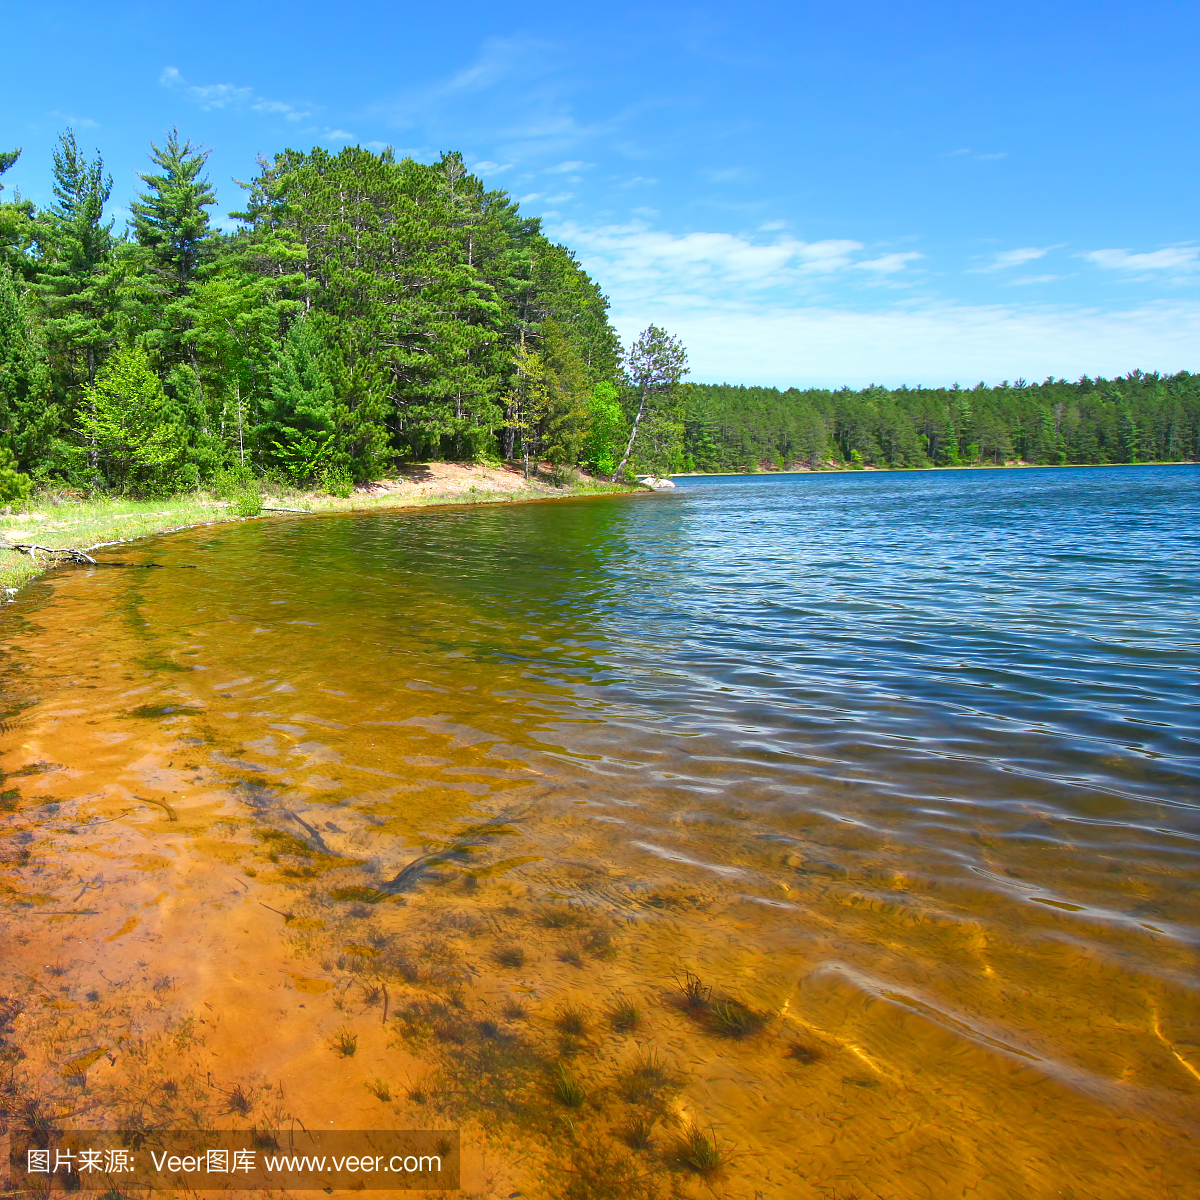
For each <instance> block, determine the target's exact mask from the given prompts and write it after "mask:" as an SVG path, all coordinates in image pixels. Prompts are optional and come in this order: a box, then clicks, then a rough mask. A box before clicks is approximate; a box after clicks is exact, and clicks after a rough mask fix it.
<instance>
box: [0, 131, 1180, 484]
mask: <svg viewBox="0 0 1200 1200" xmlns="http://www.w3.org/2000/svg"><path fill="white" fill-rule="evenodd" d="M19 154H20V151H19V150H14V151H8V152H4V153H0V176H2V175H3V174H4V172H5V171H7V170H8V169H9V168H11V167H12V166H13V164H14V163H15V162H16V161H17V158H18V156H19ZM149 157H150V162H149V165H148V168H147V170H146V171H144V172H143V173H141V175H140V176H139V178H140V180H141V184H142V189H141V190H140V191H139V194H138V198H137V200H136V201H135V202H134V203H133V204H132V205H131V206H130V220H129V221H128V224H127V227H126V228H125V229H123V230H120V231H118V230H117V229H116V228H115V225H116V222H115V220H114V219H113V218H112V217H111V216H109V215H108V206H109V201H110V198H111V196H112V190H113V181H112V177H111V176H110V175H109V174H108V173H107V172H106V171H105V169H104V164H103V161H102V159H101V157H100V155H99V154H98V153H96V154H95V155H93V156H92V157H90V158H89V157H88V155H87V154H85V153H84V151H83V150H82V149H81V147H80V146H79V144H78V142H77V140H76V138H75V136H74V135H73V134H72V133H71V132H70V131H68V132H67V133H64V134H63V135H61V137H60V138H59V140H58V144H57V146H56V148H55V151H54V155H53V201H52V203H50V204H48V205H46V206H45V207H43V208H41V209H38V208H37V207H36V206H35V205H34V204H33V203H31V202H30V201H28V200H25V199H23V198H22V197H21V196H20V195H19V194H16V195H15V196H13V197H12V198H11V199H9V200H7V201H6V200H5V197H4V195H3V191H4V189H3V186H2V185H0V503H10V502H12V501H13V500H17V499H22V498H26V497H28V495H29V494H30V492H31V490H32V488H33V487H35V486H38V485H46V486H57V487H65V488H68V489H71V490H77V491H81V492H85V493H96V492H105V491H109V492H117V493H121V494H135V495H161V494H168V493H171V492H178V491H185V490H188V489H191V488H195V487H198V486H206V487H213V486H218V487H223V486H240V484H239V483H238V481H241V483H242V484H244V483H245V482H246V481H248V480H252V479H261V478H263V477H269V478H274V479H276V480H278V481H280V482H287V483H291V484H295V485H298V486H306V487H316V486H319V487H323V488H325V489H326V490H329V491H331V492H333V493H335V494H342V495H345V494H348V493H349V490H350V488H351V487H352V486H353V485H354V484H355V483H356V482H362V481H366V480H369V479H372V478H377V477H379V476H380V475H382V474H387V473H388V472H390V471H393V470H395V469H396V468H397V467H398V466H401V465H402V464H403V463H405V462H419V461H429V460H432V459H453V460H467V459H469V460H475V461H489V460H490V461H505V462H515V463H522V464H523V465H524V469H525V471H526V473H527V474H528V473H529V472H531V471H536V470H537V469H539V466H540V465H541V464H547V463H548V464H550V465H551V466H552V467H553V468H556V469H561V470H563V471H564V472H566V471H569V470H570V469H571V468H573V467H575V466H578V465H582V466H584V467H586V468H587V469H589V470H590V471H592V472H593V473H595V474H599V475H604V476H610V477H628V476H632V475H637V474H665V473H669V472H674V471H683V470H700V471H719V470H761V469H783V468H786V467H792V466H796V465H803V466H808V467H811V468H813V469H821V468H822V467H826V468H828V467H837V466H846V465H848V466H859V465H861V466H879V467H924V466H953V465H962V464H971V463H996V464H1000V463H1003V462H1009V461H1015V460H1019V461H1027V462H1045V463H1077V462H1140V461H1150V460H1153V461H1178V460H1195V459H1197V457H1200V377H1198V376H1193V375H1189V374H1187V373H1186V372H1185V373H1181V374H1179V375H1174V376H1170V377H1160V376H1158V375H1146V374H1143V373H1141V372H1134V373H1133V374H1131V375H1129V376H1127V377H1125V378H1123V379H1118V380H1104V379H1096V380H1091V379H1086V378H1085V379H1082V380H1080V381H1078V382H1077V383H1068V382H1066V381H1065V380H1054V379H1049V380H1047V381H1046V382H1045V383H1042V384H1037V385H1032V386H1031V385H1028V384H1026V383H1025V382H1024V381H1023V380H1018V381H1017V382H1016V383H1013V384H1011V385H1010V384H1008V383H1005V384H1002V385H1001V386H999V387H992V388H987V387H984V385H982V384H980V385H979V386H978V387H976V388H973V389H969V390H967V389H960V388H958V387H955V388H950V389H927V388H915V389H910V388H900V389H893V390H888V389H884V388H875V387H872V388H866V389H863V390H860V391H851V390H849V389H842V390H841V391H825V390H816V389H808V390H804V391H800V390H797V389H795V388H792V389H788V390H786V391H781V390H779V389H775V388H753V387H736V386H731V385H719V386H718V385H703V384H684V383H682V382H681V381H682V379H683V377H684V376H685V375H686V374H687V356H686V352H685V350H684V348H683V346H682V345H681V344H680V343H679V341H678V340H677V339H675V338H672V337H671V336H670V335H669V334H667V333H666V332H664V331H663V330H661V329H659V328H657V327H655V326H653V325H651V326H650V328H648V329H647V330H646V331H645V333H643V334H642V335H641V336H640V337H639V338H638V339H637V340H636V341H635V342H634V343H633V344H631V345H630V346H629V347H627V348H623V347H622V345H621V342H620V340H619V338H618V336H617V334H616V332H615V331H614V329H613V327H612V324H611V322H610V320H609V315H608V301H607V299H606V297H605V296H604V294H603V292H602V291H601V290H600V287H599V285H598V284H597V283H596V281H595V280H593V279H592V278H591V277H590V276H589V275H588V274H587V272H585V271H584V270H583V269H582V267H581V266H580V264H579V262H578V260H577V259H576V257H575V255H574V253H573V252H572V251H571V250H570V249H569V248H567V247H565V246H563V245H560V244H557V243H555V242H553V241H552V240H550V239H549V238H547V237H546V236H545V235H544V234H543V233H542V231H541V228H540V223H539V221H538V220H537V219H536V218H531V217H527V216H524V215H523V214H522V213H521V212H520V210H519V206H518V205H517V204H516V203H515V202H514V201H513V200H512V198H511V197H510V196H509V195H508V194H507V193H506V192H504V191H502V190H495V189H488V188H487V187H486V186H485V185H484V184H483V182H482V181H481V180H480V179H479V178H478V177H477V176H475V175H473V174H472V173H471V172H470V171H469V170H468V169H467V168H466V166H465V164H464V162H463V158H462V156H461V155H460V154H457V153H446V154H443V155H442V156H441V157H440V158H439V159H438V160H437V161H436V162H433V163H428V164H426V163H420V162H416V161H415V160H413V159H411V158H404V159H397V158H396V157H395V156H394V155H393V153H392V152H391V151H390V150H384V151H383V152H381V153H372V152H371V151H368V150H365V149H362V148H360V147H356V146H352V147H347V148H346V149H344V150H342V151H340V152H339V153H336V154H335V153H331V152H329V151H327V150H324V149H321V148H314V149H312V150H309V151H298V150H284V151H282V152H280V153H277V154H275V155H274V156H273V157H271V158H261V159H260V160H259V162H258V172H257V174H256V175H255V176H254V177H253V178H252V179H250V180H248V181H247V182H245V183H242V184H240V186H241V187H242V188H243V189H244V193H245V202H244V205H243V208H242V210H241V211H239V212H235V213H232V214H230V216H231V218H232V219H233V222H234V224H233V226H232V227H231V228H229V229H223V228H219V227H218V226H217V225H216V224H215V223H214V222H213V220H212V217H211V215H210V210H212V209H213V208H214V206H215V205H216V192H215V189H214V187H213V185H212V182H211V180H210V179H209V178H208V177H207V175H206V174H205V166H206V161H207V157H208V152H207V151H205V150H204V149H203V148H202V147H197V146H194V145H193V144H192V143H191V142H190V141H188V140H187V139H185V138H182V137H181V136H180V135H179V133H178V132H177V131H172V132H171V133H170V134H169V135H168V137H167V138H166V139H165V141H164V142H163V144H162V145H161V146H159V145H155V144H152V145H151V151H150V156H149ZM230 481H233V483H232V485H231V484H230Z"/></svg>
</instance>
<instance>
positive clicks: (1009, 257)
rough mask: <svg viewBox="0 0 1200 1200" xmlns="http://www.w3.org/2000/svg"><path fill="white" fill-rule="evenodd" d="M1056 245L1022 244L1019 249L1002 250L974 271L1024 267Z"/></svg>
mask: <svg viewBox="0 0 1200 1200" xmlns="http://www.w3.org/2000/svg"><path fill="white" fill-rule="evenodd" d="M1055 249H1057V247H1055V246H1021V247H1020V248H1019V249H1017V250H1001V251H1000V252H999V253H998V254H994V255H993V256H992V261H991V262H990V263H988V264H987V265H986V266H983V267H974V268H972V269H973V270H974V271H977V272H982V271H1004V270H1007V269H1008V268H1009V267H1023V266H1024V265H1025V264H1026V263H1027V262H1033V260H1034V259H1035V258H1041V257H1043V256H1044V255H1045V254H1047V253H1049V251H1051V250H1055Z"/></svg>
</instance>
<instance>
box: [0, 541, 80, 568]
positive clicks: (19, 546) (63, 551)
mask: <svg viewBox="0 0 1200 1200" xmlns="http://www.w3.org/2000/svg"><path fill="white" fill-rule="evenodd" d="M0 550H15V551H17V553H18V554H28V555H29V557H30V558H32V559H33V560H34V561H35V562H36V561H37V556H38V553H39V551H40V552H41V553H42V554H48V555H50V557H51V559H52V560H53V561H63V560H64V559H65V560H66V561H67V562H75V563H90V564H91V565H92V566H93V567H95V566H98V565H99V564H98V563H97V562H96V560H95V559H94V558H93V557H92V556H91V555H90V554H86V553H85V552H84V551H82V550H77V549H75V547H73V546H59V547H56V546H39V545H38V544H37V543H36V542H5V543H0ZM56 556H57V557H56Z"/></svg>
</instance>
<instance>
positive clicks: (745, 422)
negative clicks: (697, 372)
mask: <svg viewBox="0 0 1200 1200" xmlns="http://www.w3.org/2000/svg"><path fill="white" fill-rule="evenodd" d="M680 391H681V393H682V410H683V420H684V428H685V431H686V433H685V441H684V456H685V467H686V469H687V470H695V471H746V470H749V471H755V470H785V469H791V468H793V467H796V466H800V467H802V468H803V467H809V468H812V469H820V468H822V467H826V468H828V467H843V466H850V467H853V466H864V467H866V466H874V467H932V466H937V467H946V466H963V465H970V464H973V463H974V464H995V465H997V466H999V465H1002V464H1004V463H1006V462H1027V463H1049V464H1064V463H1137V462H1195V461H1197V460H1198V459H1200V375H1193V374H1189V373H1188V372H1186V371H1184V372H1180V373H1179V374H1178V375H1168V376H1160V375H1154V374H1144V373H1143V372H1141V371H1134V372H1133V373H1132V374H1130V375H1127V376H1125V377H1124V378H1121V379H1111V380H1109V379H1087V378H1085V379H1081V380H1079V381H1078V382H1077V383H1069V382H1067V381H1066V380H1064V379H1048V380H1046V381H1045V382H1044V383H1040V384H1028V383H1026V382H1025V381H1024V380H1022V379H1018V380H1017V381H1016V382H1015V383H1011V384H1010V383H1003V384H1001V385H999V386H998V387H985V386H984V385H983V384H980V385H979V386H978V387H974V388H969V389H964V388H959V387H953V388H895V389H888V388H881V387H870V388H863V389H862V390H860V391H851V390H850V389H848V388H843V389H841V390H840V391H827V390H823V389H817V388H807V389H804V390H803V391H801V390H798V389H796V388H789V389H788V390H787V391H780V390H779V389H778V388H763V387H735V386H732V385H729V384H720V385H712V384H697V383H688V384H683V385H682V386H681V388H680Z"/></svg>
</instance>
